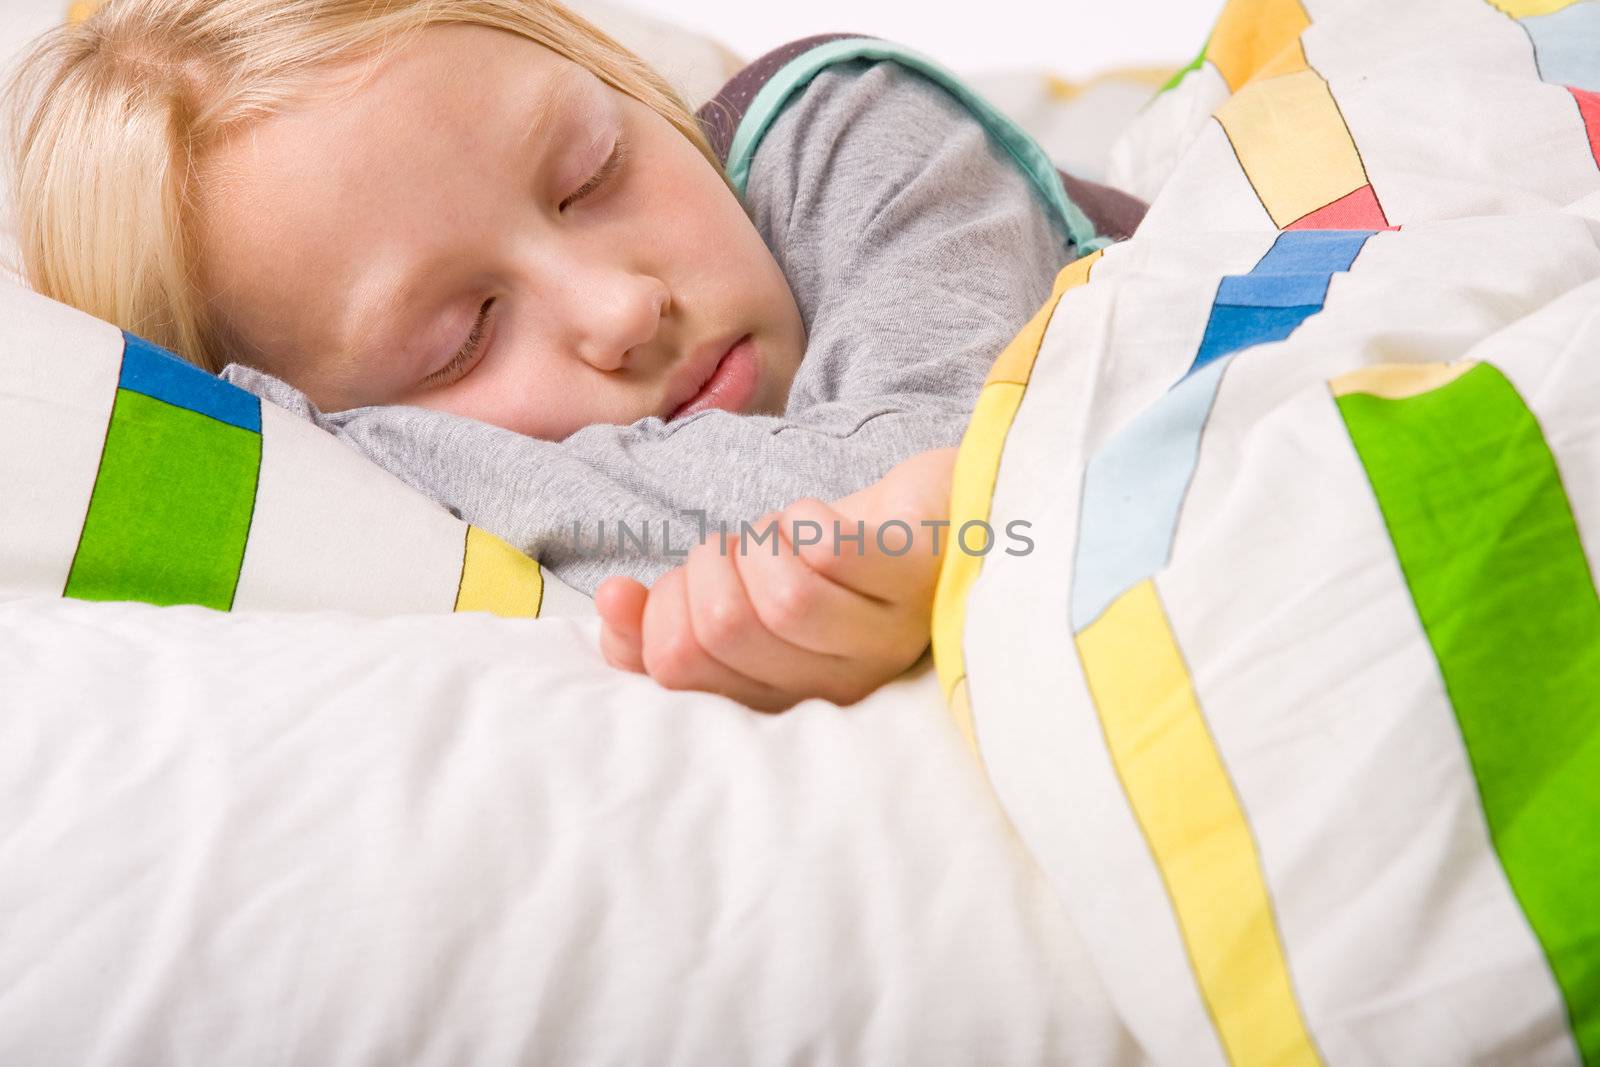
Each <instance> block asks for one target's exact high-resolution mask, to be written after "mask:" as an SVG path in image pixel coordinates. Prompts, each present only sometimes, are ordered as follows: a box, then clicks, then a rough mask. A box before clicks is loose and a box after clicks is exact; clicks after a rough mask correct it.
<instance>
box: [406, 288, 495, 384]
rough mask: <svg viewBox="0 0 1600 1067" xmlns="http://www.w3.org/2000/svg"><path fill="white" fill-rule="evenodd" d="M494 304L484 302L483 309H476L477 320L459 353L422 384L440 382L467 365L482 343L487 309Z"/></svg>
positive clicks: (490, 301)
mask: <svg viewBox="0 0 1600 1067" xmlns="http://www.w3.org/2000/svg"><path fill="white" fill-rule="evenodd" d="M493 303H494V301H493V300H492V299H490V300H485V301H484V302H483V307H481V308H479V309H478V320H477V321H476V322H474V323H473V324H472V332H471V333H469V334H467V339H466V341H465V343H463V344H462V346H461V351H459V352H457V353H456V354H455V355H454V356H451V357H450V362H449V363H446V364H445V365H444V366H442V367H440V368H439V369H438V370H436V371H434V372H433V373H432V374H430V375H428V376H427V377H426V378H424V379H423V382H424V384H427V385H434V384H436V383H438V382H442V381H444V380H446V379H447V378H449V377H451V376H452V375H453V374H455V372H456V371H458V370H460V369H461V368H462V367H465V366H466V365H467V362H468V361H469V360H471V359H472V357H473V356H474V355H476V354H477V351H478V346H479V345H480V344H482V343H483V327H484V324H485V323H486V322H488V321H489V307H490V306H491V305H492V304H493Z"/></svg>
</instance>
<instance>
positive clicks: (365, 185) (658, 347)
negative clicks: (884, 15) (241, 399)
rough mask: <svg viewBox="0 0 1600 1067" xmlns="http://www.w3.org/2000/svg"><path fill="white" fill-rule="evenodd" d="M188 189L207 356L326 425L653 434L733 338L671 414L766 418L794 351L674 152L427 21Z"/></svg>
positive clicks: (568, 70)
mask: <svg viewBox="0 0 1600 1067" xmlns="http://www.w3.org/2000/svg"><path fill="white" fill-rule="evenodd" d="M353 73H359V71H357V70H356V68H347V69H345V70H344V71H341V72H339V76H340V77H343V78H346V81H345V82H340V83H333V82H330V84H340V85H345V84H348V85H351V86H356V85H358V83H357V82H356V81H355V80H354V79H352V78H349V75H351V74H353ZM619 141H620V142H621V143H622V144H623V145H624V146H625V148H624V150H623V153H622V155H621V157H619V158H620V159H621V163H620V166H612V167H608V166H607V161H608V159H611V158H612V156H613V149H614V147H615V146H616V145H617V144H618V142H619ZM597 176H598V177H599V178H600V184H598V185H597V186H595V187H594V188H593V190H592V192H589V193H588V194H587V195H584V196H582V197H581V198H580V199H576V200H574V199H573V197H574V196H575V194H578V193H579V192H580V190H581V188H582V187H584V186H585V184H586V183H589V182H590V180H591V178H595V177H597ZM196 184H197V186H198V188H199V190H200V199H199V201H198V209H197V216H198V234H197V238H198V244H199V246H200V262H201V272H200V273H201V283H202V288H203V290H204V291H205V294H206V296H207V297H208V299H210V300H211V301H212V302H213V304H214V306H215V307H216V308H217V310H218V311H219V312H220V313H221V318H222V321H223V324H224V332H225V335H231V336H228V337H227V339H228V340H229V341H230V342H231V343H233V344H236V345H237V346H239V349H238V350H239V353H240V355H239V356H238V358H239V359H240V361H241V362H243V361H246V360H248V361H250V362H253V363H256V364H257V365H259V366H260V367H261V368H262V369H264V370H266V371H268V372H269V373H273V374H276V375H277V376H278V377H281V378H283V379H285V380H286V381H288V382H290V383H291V384H293V385H295V386H297V387H298V388H300V389H301V390H302V391H303V392H305V393H306V394H307V395H308V396H309V397H310V398H311V400H312V401H313V402H314V403H316V404H317V405H318V406H319V407H321V408H322V409H324V410H327V411H339V410H343V409H345V408H350V407H358V406H361V405H365V404H411V405H416V406H419V407H430V408H438V409H442V410H445V411H451V412H455V413H457V414H461V415H467V416H471V417H472V418H476V419H481V420H483V421H485V422H490V423H495V424H497V425H500V426H505V427H507V428H509V429H513V430H516V431H518V432H520V433H525V434H529V435H531V436H535V437H543V438H547V439H552V440H558V439H560V438H562V437H565V436H567V435H568V434H570V433H572V432H573V431H575V430H578V429H580V428H582V427H583V426H587V425H589V424H591V423H618V424H627V423H631V422H634V421H636V420H638V419H641V418H644V417H646V416H649V415H655V416H659V417H661V418H663V419H667V418H669V417H670V416H671V415H673V413H674V411H675V409H677V408H679V407H681V406H682V405H683V404H684V402H685V401H686V400H687V399H688V398H689V397H691V396H692V395H694V394H695V393H696V392H697V391H698V390H699V389H700V388H701V386H702V384H703V383H705V381H706V379H707V378H708V377H709V376H710V375H711V373H712V370H713V368H715V367H716V365H717V362H718V360H719V359H720V358H721V357H722V355H723V354H724V353H725V352H726V351H728V349H729V346H730V345H732V344H733V342H735V341H737V340H738V339H740V338H742V337H745V336H749V337H751V339H752V341H753V344H752V345H745V346H741V347H740V349H739V350H738V351H736V352H735V353H734V355H733V357H732V358H730V359H729V360H728V361H727V363H726V364H725V365H724V366H723V368H722V370H721V371H720V372H719V373H718V376H717V377H718V382H719V383H721V384H720V385H716V384H714V386H713V389H712V390H709V391H708V392H709V393H713V394H716V395H709V396H705V397H702V399H701V402H699V403H697V404H696V405H694V408H695V410H699V409H700V408H701V407H704V406H710V407H722V408H728V409H730V410H737V411H743V412H762V413H772V414H776V413H781V412H782V410H783V405H784V401H785V398H786V397H787V396H788V392H789V386H790V383H791V382H792V381H793V379H794V374H795V370H796V368H797V367H798V366H799V363H800V360H801V357H802V356H803V355H804V352H805V331H804V327H803V325H802V323H801V319H800V313H799V310H798V308H796V306H795V302H794V296H793V294H792V293H791V292H790V289H789V286H788V282H787V281H786V280H785V278H784V276H783V272H782V271H781V269H780V268H779V267H778V265H777V263H776V262H775V261H774V259H773V258H772V254H771V252H770V251H769V250H768V249H767V247H766V245H765V244H764V243H763V242H762V240H761V236H760V234H758V233H757V231H756V229H755V227H754V226H753V225H752V224H751V222H750V220H749V218H748V217H747V216H746V215H745V213H744V209H743V207H742V206H741V205H740V203H739V202H738V200H737V199H736V198H735V197H734V195H733V194H732V193H731V192H730V191H729V190H728V188H727V186H726V185H724V184H723V182H722V180H721V179H720V178H719V177H718V176H717V174H716V172H715V171H714V170H713V169H712V168H711V166H710V164H709V163H707V162H706V160H705V158H704V157H703V156H702V155H701V154H700V153H699V152H698V151H697V150H696V149H695V147H694V146H693V145H692V144H691V143H690V142H689V141H688V140H687V139H685V138H684V136H683V135H682V134H680V133H679V132H678V131H677V130H676V129H674V128H673V126H672V125H671V124H670V123H668V122H667V121H666V120H665V119H663V118H661V117H660V116H659V115H657V114H656V113H655V112H653V111H651V110H650V109H649V108H648V107H646V106H645V105H644V104H641V103H639V102H638V101H636V100H634V99H633V98H632V97H629V96H627V95H625V94H623V93H620V92H618V91H616V90H614V89H612V88H610V87H609V86H607V85H606V84H605V83H603V82H601V81H600V80H599V79H597V78H596V77H595V76H594V75H592V74H590V73H589V72H588V71H587V70H585V69H584V68H582V67H580V66H577V65H576V64H574V63H572V62H570V61H568V60H566V59H563V58H562V57H560V56H558V55H556V54H555V53H554V52H551V51H550V50H548V49H546V48H544V47H542V46H540V45H538V44H535V43H533V42H531V41H528V40H526V39H524V38H521V37H517V36H515V35H513V34H510V33H504V32H501V31H497V30H492V29H486V28H483V27H478V26H462V25H450V26H436V27H432V28H430V29H428V30H426V31H424V32H423V33H421V34H419V35H418V36H417V37H416V38H414V39H413V40H412V41H411V43H410V44H409V45H408V46H407V47H406V48H404V49H402V50H401V51H399V52H396V53H394V54H393V55H392V56H391V57H390V58H389V59H388V60H387V61H385V63H384V65H383V66H381V67H379V68H378V69H377V73H376V74H374V75H373V76H372V77H371V78H370V79H369V80H367V81H365V82H361V83H359V87H357V88H354V89H353V91H347V92H336V93H329V94H318V95H317V96H315V97H314V98H313V99H312V100H311V101H310V102H309V103H307V104H306V105H304V106H301V107H298V108H295V109H291V110H290V111H288V112H287V113H284V114H280V115H276V116H273V117H271V118H268V119H266V120H263V121H260V122H257V123H255V124H254V125H251V126H249V127H248V128H247V129H245V130H244V131H243V132H242V134H240V135H236V136H233V137H231V138H229V139H227V140H224V141H223V142H221V143H220V144H218V145H217V146H215V147H214V148H213V149H212V150H211V151H209V152H208V153H207V154H206V155H205V156H204V158H203V159H202V160H201V161H200V165H199V172H198V181H197V183H196ZM485 312H486V313H485ZM461 354H465V360H464V362H461V361H457V357H458V356H459V355H461ZM453 361H456V362H455V366H454V367H452V362H453ZM752 372H753V373H752ZM752 377H753V382H752V381H751V379H752ZM707 401H708V403H707Z"/></svg>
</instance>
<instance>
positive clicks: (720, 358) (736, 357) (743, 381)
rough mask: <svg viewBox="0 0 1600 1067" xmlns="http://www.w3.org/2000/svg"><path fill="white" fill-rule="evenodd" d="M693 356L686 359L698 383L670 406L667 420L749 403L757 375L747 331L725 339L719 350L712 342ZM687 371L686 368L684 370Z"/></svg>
mask: <svg viewBox="0 0 1600 1067" xmlns="http://www.w3.org/2000/svg"><path fill="white" fill-rule="evenodd" d="M721 343H722V342H718V344H719V345H720V344H721ZM696 357H697V358H694V359H691V360H690V361H689V363H688V368H692V370H693V371H694V373H695V377H698V378H699V384H698V385H697V386H695V389H694V392H693V393H691V394H690V395H689V396H688V397H687V398H686V399H685V400H683V401H682V402H681V403H680V404H678V406H677V407H675V408H673V409H672V413H671V414H670V415H668V416H667V421H668V422H672V421H673V420H675V419H681V418H683V417H685V416H687V415H693V414H694V413H695V412H697V411H706V410H709V409H711V408H721V409H723V410H726V411H741V410H743V409H744V408H745V407H746V406H748V405H749V403H750V401H751V399H752V398H753V397H754V396H755V391H756V378H757V360H756V352H755V342H754V340H753V339H752V338H751V336H750V335H749V334H745V335H744V336H742V337H739V338H737V339H735V340H734V341H732V342H729V343H728V344H727V346H726V347H725V348H723V349H722V351H721V352H720V353H719V352H718V351H717V347H716V346H712V347H709V348H707V349H702V350H701V351H700V352H699V353H696ZM713 361H714V362H713ZM708 364H709V366H708ZM688 373H689V369H686V370H685V374H688ZM691 381H693V379H692V378H691ZM680 395H681V394H680Z"/></svg>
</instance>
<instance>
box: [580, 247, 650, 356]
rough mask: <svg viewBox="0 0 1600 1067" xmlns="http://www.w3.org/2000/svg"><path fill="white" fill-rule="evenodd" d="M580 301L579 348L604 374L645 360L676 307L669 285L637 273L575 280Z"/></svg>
mask: <svg viewBox="0 0 1600 1067" xmlns="http://www.w3.org/2000/svg"><path fill="white" fill-rule="evenodd" d="M573 281H574V282H575V283H576V284H575V285H574V287H573V288H574V290H575V291H574V293H573V297H574V299H575V300H576V302H577V313H576V316H575V327H576V329H575V333H576V336H575V337H574V338H573V349H574V351H575V352H576V354H577V356H578V358H579V359H581V360H583V361H584V362H585V363H588V364H589V365H590V366H593V367H596V368H598V369H600V370H618V369H620V368H623V367H627V366H630V365H632V364H633V363H636V362H638V360H639V350H640V349H642V348H644V347H645V346H647V345H649V344H650V342H651V341H652V340H654V339H655V337H656V334H657V333H659V332H660V330H661V319H662V316H664V315H665V314H666V313H667V308H668V307H669V306H670V304H671V303H672V297H671V293H670V292H669V291H668V289H667V286H666V283H664V282H663V281H662V280H661V279H660V278H657V277H655V276H654V275H651V274H648V273H642V272H636V271H623V270H610V271H588V272H584V273H583V274H582V275H581V276H580V277H574V278H573Z"/></svg>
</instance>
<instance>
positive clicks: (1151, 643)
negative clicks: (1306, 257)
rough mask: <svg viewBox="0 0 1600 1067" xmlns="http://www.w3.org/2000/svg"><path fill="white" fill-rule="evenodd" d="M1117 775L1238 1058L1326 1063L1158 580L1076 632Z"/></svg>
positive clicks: (1226, 1043) (1232, 1056) (1223, 1034)
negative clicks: (1300, 1002)
mask: <svg viewBox="0 0 1600 1067" xmlns="http://www.w3.org/2000/svg"><path fill="white" fill-rule="evenodd" d="M1077 645H1078V654H1079V656H1080V657H1081V658H1082V660H1083V668H1084V675H1085V677H1086V678H1087V679H1088V683H1089V690H1090V693H1091V694H1092V696H1093V697H1094V702H1095V706H1096V708H1097V709H1098V711H1099V715H1100V722H1101V726H1102V728H1103V729H1104V731H1105V736H1106V743H1107V746H1108V747H1109V749H1110V751H1111V757H1112V761H1113V762H1114V763H1115V765H1116V769H1117V775H1118V777H1119V778H1120V779H1121V781H1122V787H1123V789H1124V790H1125V791H1126V792H1127V795H1128V802H1129V804H1130V805H1131V806H1132V808H1133V811H1134V815H1135V817H1136V818H1137V819H1138V820H1139V825H1140V827H1141V828H1142V829H1143V830H1144V835H1145V839H1146V840H1147V841H1148V842H1149V845H1150V851H1151V853H1152V854H1153V855H1154V857H1155V861H1156V865H1157V866H1158V867H1159V868H1160V869H1161V877H1162V880H1163V881H1164V882H1165V883H1166V887H1167V892H1168V894H1169V896H1170V897H1171V900H1172V906H1173V910H1174V911H1175V912H1176V913H1177V918H1178V925H1179V927H1180V928H1181V929H1182V932H1183V940H1184V944H1185V945H1186V947H1187V948H1188V952H1189V959H1190V962H1191V964H1192V965H1193V967H1194V971H1195V975H1196V977H1197V978H1198V980H1199V984H1200V991H1201V995H1202V996H1203V997H1204V999H1205V1002H1206V1006H1207V1008H1208V1009H1209V1011H1210V1012H1211V1018H1212V1021H1213V1022H1214V1023H1215V1025H1216V1028H1217V1033H1218V1036H1219V1037H1220V1038H1221V1039H1222V1045H1223V1047H1224V1048H1225V1049H1226V1050H1227V1054H1228V1058H1229V1060H1230V1061H1231V1062H1232V1063H1233V1064H1235V1065H1240V1067H1242V1065H1247V1064H1248V1065H1251V1067H1254V1065H1256V1064H1317V1063H1320V1062H1321V1060H1320V1058H1319V1057H1318V1055H1317V1051H1316V1048H1315V1046H1313V1044H1312V1043H1311V1037H1310V1035H1309V1034H1308V1033H1307V1031H1306V1027H1305V1022H1304V1020H1303V1019H1302V1018H1301V1015H1300V1007H1299V1005H1298V1003H1297V1002H1296V1000H1295V994H1294V988H1293V985H1292V984H1291V982H1290V979H1289V969H1288V964H1287V962H1286V961H1285V959H1284V954H1283V947H1282V945H1281V943H1280V942H1279V940H1278V929H1277V922H1276V920H1275V918H1274V917H1273V914H1272V902H1271V900H1270V898H1269V897H1268V894H1267V886H1266V882H1265V879H1264V877H1263V875H1262V872H1261V863H1260V860H1259V858H1258V857H1257V855H1256V847H1255V841H1254V839H1253V838H1252V837H1251V834H1250V827H1249V825H1248V824H1247V823H1246V822H1245V817H1244V812H1243V810H1242V809H1241V808H1240V806H1239V799H1238V796H1237V795H1236V794H1235V793H1234V789H1233V783H1232V782H1231V781H1230V780H1229V778H1228V772H1227V770H1226V769H1225V768H1224V767H1223V765H1222V759H1221V756H1220V755H1219V754H1218V752H1217V749H1216V745H1215V744H1214V743H1213V742H1212V739H1211V734H1210V731H1209V729H1208V728H1207V726H1206V722H1205V717H1204V716H1203V714H1202V713H1201V711H1200V705H1199V702H1198V700H1197V699H1196V697H1195V692H1194V687H1193V684H1192V683H1191V680H1190V678H1189V671H1188V668H1187V667H1186V666H1185V664H1184V662H1183V656H1182V653H1181V652H1180V651H1179V649H1178V646H1177V642H1176V640H1175V638H1174V637H1173V634H1172V629H1171V625H1170V624H1169V622H1168V620H1167V616H1166V612H1165V611H1164V610H1163V609H1162V606H1161V601H1160V599H1159V597H1158V596H1157V595H1156V588H1155V583H1154V581H1153V580H1150V579H1146V580H1145V581H1143V582H1141V583H1139V584H1138V585H1136V586H1134V587H1133V588H1132V589H1130V590H1128V591H1127V592H1126V593H1124V594H1122V596H1121V597H1119V598H1118V599H1117V600H1116V601H1115V602H1114V603H1113V604H1112V605H1111V607H1109V608H1107V609H1106V612H1105V614H1103V615H1101V616H1100V618H1098V619H1097V620H1095V621H1094V622H1093V623H1091V624H1090V625H1089V626H1087V627H1085V628H1084V629H1083V630H1082V631H1081V632H1080V633H1079V634H1078V635H1077Z"/></svg>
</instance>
